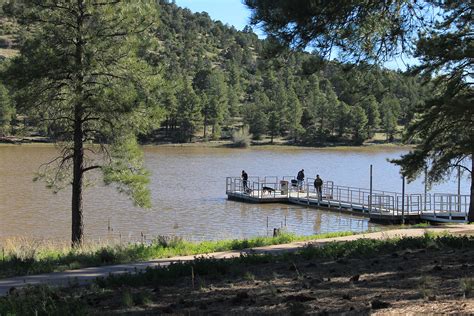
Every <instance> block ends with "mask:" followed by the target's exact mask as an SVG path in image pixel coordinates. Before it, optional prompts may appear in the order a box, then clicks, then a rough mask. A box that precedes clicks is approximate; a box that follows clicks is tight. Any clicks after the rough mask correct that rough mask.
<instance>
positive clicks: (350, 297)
mask: <svg viewBox="0 0 474 316" xmlns="http://www.w3.org/2000/svg"><path fill="white" fill-rule="evenodd" d="M342 299H343V300H348V301H350V300H351V299H352V296H350V295H349V294H347V293H346V294H343V295H342Z"/></svg>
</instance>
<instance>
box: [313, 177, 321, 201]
mask: <svg viewBox="0 0 474 316" xmlns="http://www.w3.org/2000/svg"><path fill="white" fill-rule="evenodd" d="M322 188H323V180H322V179H321V178H320V177H319V174H317V175H316V179H314V189H315V190H316V193H317V194H318V199H319V200H321V198H322V197H323V189H322Z"/></svg>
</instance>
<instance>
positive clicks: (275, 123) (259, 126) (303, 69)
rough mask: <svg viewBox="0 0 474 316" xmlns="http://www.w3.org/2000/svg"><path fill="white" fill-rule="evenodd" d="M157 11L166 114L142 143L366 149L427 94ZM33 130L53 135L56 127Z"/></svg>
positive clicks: (8, 42) (153, 59) (152, 56)
mask: <svg viewBox="0 0 474 316" xmlns="http://www.w3.org/2000/svg"><path fill="white" fill-rule="evenodd" d="M157 5H159V6H160V11H161V14H160V21H159V22H160V23H159V26H158V27H157V28H156V29H155V34H156V38H157V40H158V41H157V42H158V44H157V45H156V47H155V48H154V49H153V50H150V51H146V52H143V56H144V57H145V58H146V60H147V61H148V62H149V63H150V64H151V65H153V66H155V67H156V69H158V70H159V71H160V72H161V73H162V75H163V79H164V80H163V89H162V93H161V104H160V105H161V106H162V108H163V109H164V112H165V118H164V120H163V121H162V122H161V128H160V129H158V130H156V131H155V132H153V133H151V134H147V135H142V136H141V140H142V141H146V142H154V141H163V140H168V141H174V142H189V141H194V140H196V137H200V138H201V137H202V138H203V139H220V138H224V139H228V138H230V137H231V135H232V133H233V132H234V131H236V130H239V129H241V127H242V126H244V125H246V126H248V131H249V133H251V134H252V136H253V138H254V139H261V138H262V137H264V136H265V135H267V136H268V137H270V139H271V140H272V141H273V138H275V137H284V138H285V139H287V140H288V141H290V142H293V143H298V144H310V145H321V144H327V143H354V144H360V143H362V142H363V141H364V140H366V139H368V138H370V137H373V136H374V134H375V132H377V131H378V132H383V133H385V135H386V139H387V140H392V139H393V137H394V135H395V134H396V133H397V132H398V131H399V130H400V129H403V127H404V126H405V125H406V124H407V123H408V122H409V121H410V120H411V119H412V116H413V109H414V108H415V107H416V106H417V105H418V104H420V103H421V102H422V101H423V99H424V96H425V95H426V94H427V91H426V90H427V89H426V88H425V87H421V85H420V84H419V82H418V80H417V78H415V77H412V76H409V75H407V74H403V73H400V72H394V71H390V70H386V69H383V68H380V67H378V66H374V65H368V64H361V65H357V66H355V65H351V64H344V63H341V62H338V61H332V62H329V63H322V62H321V60H320V58H319V57H318V56H317V55H315V54H311V53H308V52H289V51H281V52H280V54H279V55H277V57H274V54H272V51H273V50H274V49H275V45H274V44H273V42H272V40H271V39H265V40H260V39H258V37H257V35H256V34H255V33H253V31H252V28H251V27H250V26H246V27H245V28H244V29H243V30H236V29H235V28H234V27H232V26H228V25H224V24H223V23H222V22H220V21H213V20H212V19H211V18H210V17H209V15H208V14H207V13H205V12H203V13H192V12H191V11H190V10H188V9H182V8H180V7H178V6H177V5H176V4H174V3H173V2H169V1H166V0H161V1H159V3H158V4H157ZM1 23H4V25H10V27H9V29H10V30H11V31H9V32H5V34H3V35H1V36H2V37H0V45H2V41H3V46H0V47H3V48H2V51H0V54H3V55H4V56H5V55H7V57H11V56H13V55H14V54H15V53H16V52H15V50H14V48H15V43H16V41H19V39H18V34H19V33H16V34H15V32H17V28H16V26H15V24H14V23H13V24H12V21H10V20H7V19H5V18H4V19H2V22H1ZM11 92H12V93H14V91H11ZM0 111H1V110H0ZM20 114H27V113H20ZM7 121H8V119H4V120H3V125H6V123H5V122H7ZM13 123H15V122H13ZM31 124H33V125H34V127H35V128H36V129H39V130H40V133H41V134H43V135H46V136H50V137H53V138H54V136H55V131H54V129H52V128H50V127H49V126H46V125H44V124H42V123H41V122H40V121H34V120H32V122H31ZM4 130H6V129H5V128H4Z"/></svg>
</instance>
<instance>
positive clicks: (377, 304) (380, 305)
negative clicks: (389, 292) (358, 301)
mask: <svg viewBox="0 0 474 316" xmlns="http://www.w3.org/2000/svg"><path fill="white" fill-rule="evenodd" d="M370 305H371V306H372V309H382V308H388V307H390V306H391V304H390V303H389V302H384V301H381V300H378V299H375V300H373V301H372V302H371V303H370Z"/></svg>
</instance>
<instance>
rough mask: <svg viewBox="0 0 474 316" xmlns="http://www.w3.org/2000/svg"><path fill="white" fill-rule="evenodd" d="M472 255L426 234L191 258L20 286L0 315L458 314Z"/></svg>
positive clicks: (465, 303) (463, 245) (465, 299)
mask: <svg viewBox="0 0 474 316" xmlns="http://www.w3.org/2000/svg"><path fill="white" fill-rule="evenodd" d="M473 254H474V237H472V236H471V237H466V236H457V237H455V236H450V235H441V236H435V235H432V234H426V235H425V236H423V237H405V238H398V239H389V240H367V239H360V240H356V241H351V242H345V243H330V244H327V245H325V246H323V247H311V246H308V247H306V248H303V249H302V250H300V251H299V252H297V253H287V254H282V255H277V256H275V255H246V256H241V257H239V258H234V259H229V260H216V259H198V260H196V261H194V262H188V263H176V264H172V265H170V266H168V267H163V268H159V269H149V270H147V271H145V272H142V273H139V274H136V275H120V276H113V277H109V278H107V279H101V280H98V282H97V283H96V284H93V285H91V286H88V287H82V288H81V287H74V286H72V287H70V288H65V289H54V288H49V287H44V286H42V287H33V288H28V289H26V290H25V291H22V292H14V293H13V294H12V295H9V296H7V297H5V298H0V314H2V315H5V314H9V313H12V314H40V315H41V314H58V315H59V314H71V315H73V314H88V313H98V312H107V313H137V314H138V313H141V314H143V313H145V314H148V313H156V314H161V313H174V314H196V313H198V314H202V313H205V314H208V313H211V314H212V313H215V314H222V313H226V314H228V313H231V314H248V313H250V314H262V313H264V314H294V315H303V314H305V313H307V312H312V313H322V314H328V313H329V314H331V313H338V314H340V313H344V314H348V315H349V314H350V315H359V314H361V313H362V314H369V313H373V312H376V311H378V310H382V311H386V312H395V313H404V312H408V313H410V311H413V310H414V311H417V312H418V313H420V312H429V311H433V310H436V311H438V312H440V313H443V312H457V313H464V312H467V311H469V310H471V311H472V309H471V308H473V307H474V302H473V300H472V299H471V298H472V297H473V294H474V289H473V285H474V279H473V278H472V273H471V272H472V269H473V267H472V264H471V262H470V259H469V258H471V255H473ZM413 306H415V307H416V308H415V309H410V308H411V307H413Z"/></svg>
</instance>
